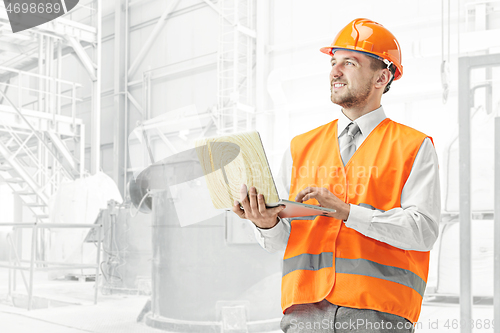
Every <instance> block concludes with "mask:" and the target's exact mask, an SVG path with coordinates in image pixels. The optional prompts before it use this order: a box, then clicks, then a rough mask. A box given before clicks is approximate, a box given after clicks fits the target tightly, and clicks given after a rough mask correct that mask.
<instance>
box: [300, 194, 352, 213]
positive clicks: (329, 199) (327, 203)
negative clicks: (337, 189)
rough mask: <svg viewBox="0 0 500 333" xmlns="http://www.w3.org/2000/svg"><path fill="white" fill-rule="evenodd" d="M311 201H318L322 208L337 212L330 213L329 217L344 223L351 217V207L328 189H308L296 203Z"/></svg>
mask: <svg viewBox="0 0 500 333" xmlns="http://www.w3.org/2000/svg"><path fill="white" fill-rule="evenodd" d="M309 199H316V200H317V201H318V202H319V205H320V206H321V207H325V208H332V209H335V210H336V212H335V213H328V215H327V216H330V217H333V218H336V219H339V220H344V221H345V220H347V218H348V217H349V212H350V211H351V206H350V205H349V204H346V203H345V202H343V201H342V200H340V199H339V198H337V196H336V195H335V194H333V193H332V192H330V191H328V190H327V189H326V188H323V187H306V188H305V189H303V190H302V191H300V192H299V193H298V194H297V196H296V197H295V201H297V202H304V201H307V200H309Z"/></svg>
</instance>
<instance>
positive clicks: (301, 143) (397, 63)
mask: <svg viewBox="0 0 500 333" xmlns="http://www.w3.org/2000/svg"><path fill="white" fill-rule="evenodd" d="M321 51H322V52H324V53H327V54H329V55H331V57H332V58H331V64H332V69H331V72H330V85H331V100H332V102H333V103H335V104H338V105H340V106H341V107H342V113H341V114H340V115H339V119H337V120H334V121H333V122H331V123H328V124H326V125H323V126H320V127H318V128H316V129H314V130H312V131H309V132H307V133H304V134H301V135H298V136H297V137H295V138H294V139H293V140H292V142H291V144H290V151H289V152H287V153H286V154H285V158H284V162H283V166H282V170H284V171H285V172H286V173H287V174H288V177H287V178H285V179H286V180H285V181H284V183H285V184H284V187H285V188H286V189H287V190H288V191H289V198H290V200H294V199H295V200H296V201H299V202H306V203H310V204H319V205H321V206H323V207H328V208H333V209H336V210H337V212H336V213H334V214H331V215H330V217H325V216H316V217H309V218H307V219H292V221H288V220H285V219H284V220H281V219H280V218H278V213H279V212H280V211H281V210H282V209H283V208H282V207H277V208H272V209H266V208H265V198H263V196H262V195H261V194H257V193H256V191H255V188H250V189H249V191H248V196H247V189H246V186H245V185H243V186H242V194H241V205H242V207H243V209H241V208H240V205H239V203H238V202H236V203H235V205H234V207H233V211H234V212H235V213H236V214H238V215H239V216H240V217H241V218H246V219H249V220H251V221H252V222H253V223H254V224H255V225H256V226H257V230H258V240H259V242H260V243H261V245H262V246H263V247H264V248H266V249H268V250H270V251H274V250H279V249H282V248H284V247H285V245H286V251H285V255H284V262H283V278H282V308H283V312H284V317H283V320H282V322H281V328H282V330H283V331H284V332H287V333H292V332H352V331H357V332H412V331H413V324H412V323H414V322H416V321H417V320H418V317H419V314H420V308H421V304H422V297H423V294H424V291H425V286H426V282H427V275H428V266H429V251H430V250H431V248H432V246H433V244H434V242H435V240H436V238H437V235H438V221H439V214H440V189H439V177H438V163H437V157H436V153H435V150H434V146H433V144H432V139H431V138H430V137H428V136H426V135H425V134H423V133H421V132H418V131H416V130H414V129H412V128H410V127H407V126H404V125H401V124H398V123H396V122H394V121H392V120H390V119H389V118H387V117H386V116H385V114H384V110H383V108H382V106H381V98H382V94H383V93H384V92H387V91H388V90H389V87H390V85H391V83H392V81H393V80H398V79H399V78H401V76H402V74H403V67H402V65H401V53H400V47H399V44H398V42H397V40H396V38H395V37H394V36H393V35H392V34H391V33H390V32H389V31H388V30H387V29H385V28H384V27H383V26H382V25H380V24H378V23H376V22H373V21H370V20H366V19H356V20H354V21H352V22H351V23H349V24H348V25H347V26H346V27H345V28H344V29H342V30H341V31H340V32H339V34H338V35H337V37H336V38H335V40H334V41H333V43H332V45H331V46H330V47H325V48H322V49H321Z"/></svg>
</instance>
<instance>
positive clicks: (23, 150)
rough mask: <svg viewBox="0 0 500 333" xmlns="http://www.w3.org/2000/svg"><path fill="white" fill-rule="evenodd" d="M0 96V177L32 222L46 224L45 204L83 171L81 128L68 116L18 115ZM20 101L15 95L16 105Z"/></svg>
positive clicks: (5, 97) (29, 112)
mask: <svg viewBox="0 0 500 333" xmlns="http://www.w3.org/2000/svg"><path fill="white" fill-rule="evenodd" d="M18 72H19V74H20V75H32V74H30V73H29V72H21V71H18ZM52 80H56V81H57V79H54V78H52ZM61 81H62V80H61ZM59 83H64V84H69V83H68V82H67V81H64V82H59ZM72 85H73V84H72ZM17 88H18V89H20V90H22V88H21V87H20V86H19V87H17ZM0 97H1V99H2V101H3V103H4V104H1V105H0V178H2V179H3V181H4V182H5V183H6V184H8V185H9V186H10V187H11V189H12V190H13V193H15V194H18V195H19V197H20V198H21V200H22V201H23V203H24V205H25V206H26V207H28V208H29V209H30V210H31V211H32V212H33V215H34V217H35V218H36V220H37V222H42V223H43V222H45V223H47V222H49V199H50V197H51V196H52V195H53V194H54V193H55V192H56V191H57V189H58V186H59V184H60V183H61V182H64V181H71V180H74V179H75V178H77V177H80V176H81V175H82V174H83V172H84V165H83V163H82V162H83V161H84V155H83V154H84V142H85V140H84V133H85V131H84V125H83V123H82V121H81V120H79V119H75V118H73V117H66V116H61V115H53V114H49V113H46V112H39V111H33V110H27V109H22V110H21V109H20V108H19V107H18V106H17V105H15V103H14V102H13V101H12V100H11V99H10V98H9V96H8V94H6V93H5V92H4V91H2V90H0ZM22 97H23V96H22V94H19V95H18V101H17V102H18V105H21V104H22V100H23V98H22ZM67 98H74V96H73V97H67ZM73 104H74V103H73Z"/></svg>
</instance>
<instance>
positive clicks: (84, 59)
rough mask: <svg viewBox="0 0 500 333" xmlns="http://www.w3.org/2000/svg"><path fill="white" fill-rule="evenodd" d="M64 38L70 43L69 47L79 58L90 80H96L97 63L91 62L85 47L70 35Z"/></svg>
mask: <svg viewBox="0 0 500 333" xmlns="http://www.w3.org/2000/svg"><path fill="white" fill-rule="evenodd" d="M66 40H67V41H68V43H69V44H70V45H71V47H73V50H75V53H76V55H77V56H78V59H80V61H81V63H82V65H83V67H84V68H85V69H86V70H87V72H88V73H89V75H90V78H91V79H92V81H96V80H97V74H96V68H97V65H96V64H95V63H94V62H92V59H90V57H89V56H88V54H87V52H85V49H84V48H83V46H82V44H80V42H79V41H77V40H76V39H75V38H74V37H71V36H66Z"/></svg>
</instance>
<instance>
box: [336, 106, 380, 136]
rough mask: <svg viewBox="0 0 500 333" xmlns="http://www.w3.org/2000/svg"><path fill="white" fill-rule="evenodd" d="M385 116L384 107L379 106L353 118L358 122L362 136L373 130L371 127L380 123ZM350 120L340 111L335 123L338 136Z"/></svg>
mask: <svg viewBox="0 0 500 333" xmlns="http://www.w3.org/2000/svg"><path fill="white" fill-rule="evenodd" d="M385 118H387V117H386V115H385V112H384V108H383V107H382V106H380V107H379V108H378V109H375V110H373V111H370V112H368V113H367V114H365V115H363V116H361V117H359V118H358V119H356V120H354V122H355V123H356V124H358V126H359V130H360V131H361V134H362V135H363V136H364V137H367V136H368V135H369V134H370V133H371V132H372V131H373V129H374V128H375V127H377V126H378V124H380V123H381V122H382V121H383V120H384V119H385ZM351 122H353V121H352V120H351V119H349V118H347V116H346V115H345V114H344V113H343V112H341V113H340V116H339V120H338V123H337V126H338V127H337V129H338V130H337V133H338V136H339V137H340V136H341V135H342V134H343V132H344V130H345V128H346V127H347V125H349V124H350V123H351Z"/></svg>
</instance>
